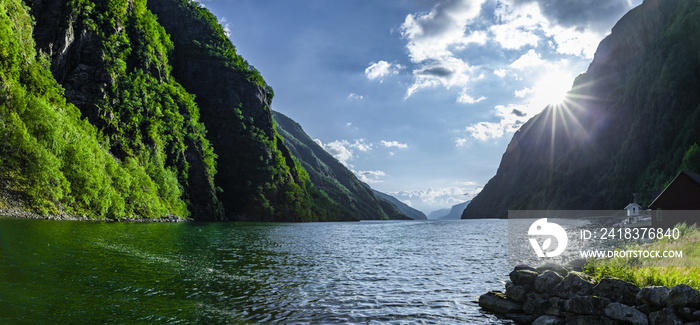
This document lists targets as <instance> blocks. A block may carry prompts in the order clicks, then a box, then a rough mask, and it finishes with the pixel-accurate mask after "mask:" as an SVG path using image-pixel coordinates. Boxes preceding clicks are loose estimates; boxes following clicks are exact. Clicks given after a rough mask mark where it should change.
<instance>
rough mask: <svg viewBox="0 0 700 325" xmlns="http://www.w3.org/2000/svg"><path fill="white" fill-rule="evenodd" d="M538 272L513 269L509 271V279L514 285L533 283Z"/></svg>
mask: <svg viewBox="0 0 700 325" xmlns="http://www.w3.org/2000/svg"><path fill="white" fill-rule="evenodd" d="M538 275H539V273H537V272H536V271H530V270H514V271H513V272H510V274H509V276H510V281H512V282H513V283H514V284H516V285H533V284H534V283H535V279H537V276H538Z"/></svg>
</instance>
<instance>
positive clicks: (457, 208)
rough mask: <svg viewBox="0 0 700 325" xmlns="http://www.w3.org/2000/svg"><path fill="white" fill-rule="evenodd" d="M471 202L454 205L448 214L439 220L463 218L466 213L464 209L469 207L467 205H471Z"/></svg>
mask: <svg viewBox="0 0 700 325" xmlns="http://www.w3.org/2000/svg"><path fill="white" fill-rule="evenodd" d="M469 202H471V201H467V202H464V203H460V204H455V205H453V206H452V208H451V209H450V211H449V212H448V213H446V214H444V215H442V216H439V217H438V218H437V219H439V220H457V219H460V218H462V212H464V209H465V208H466V207H467V205H469Z"/></svg>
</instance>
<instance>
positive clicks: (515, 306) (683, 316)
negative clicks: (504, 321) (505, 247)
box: [479, 266, 700, 325]
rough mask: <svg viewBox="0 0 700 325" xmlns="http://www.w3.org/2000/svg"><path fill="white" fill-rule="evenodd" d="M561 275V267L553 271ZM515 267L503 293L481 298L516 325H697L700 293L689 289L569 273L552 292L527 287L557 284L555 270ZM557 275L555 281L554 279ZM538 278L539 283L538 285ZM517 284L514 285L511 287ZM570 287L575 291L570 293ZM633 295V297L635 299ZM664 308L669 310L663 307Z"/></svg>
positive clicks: (485, 306)
mask: <svg viewBox="0 0 700 325" xmlns="http://www.w3.org/2000/svg"><path fill="white" fill-rule="evenodd" d="M556 269H557V270H558V271H559V272H561V271H562V269H563V268H562V267H557V268H556ZM532 270H533V269H529V268H524V267H522V266H521V267H518V268H516V269H515V270H514V271H513V272H511V273H510V276H509V277H510V279H511V281H508V282H506V293H505V294H503V293H501V292H499V291H491V292H488V293H486V294H483V295H482V296H481V297H480V298H479V306H481V308H483V309H484V310H486V311H489V312H493V313H496V314H499V315H501V316H503V317H505V318H509V319H512V320H514V321H515V322H516V323H518V324H633V325H649V324H651V325H662V324H697V322H700V310H699V309H698V305H697V298H696V297H698V295H700V293H699V292H698V291H697V290H695V289H693V288H691V287H689V286H687V285H677V286H675V287H673V289H669V288H667V287H645V288H641V289H640V288H639V287H637V286H636V285H634V284H632V283H629V282H626V281H622V280H620V279H617V278H610V277H607V278H604V279H602V280H601V281H600V282H596V281H594V280H593V279H591V278H590V277H589V276H587V275H585V274H582V273H579V272H575V271H572V272H567V273H568V275H567V276H566V277H565V278H564V280H559V284H557V285H556V287H555V288H552V289H549V290H543V289H542V286H540V290H536V289H535V288H536V287H537V285H535V286H534V287H533V286H532V285H531V284H532V283H533V280H532V278H533V277H534V283H537V282H538V281H542V283H544V282H547V283H551V282H552V281H551V279H554V280H555V281H554V282H556V280H557V279H561V275H559V274H558V273H557V271H553V270H546V269H542V270H541V271H540V273H538V274H535V275H533V274H531V272H533V271H532ZM555 275H556V276H555ZM541 279H542V280H541ZM516 282H517V283H518V284H515V283H516ZM574 288H575V289H576V290H574ZM635 293H636V294H635ZM667 306H668V307H667Z"/></svg>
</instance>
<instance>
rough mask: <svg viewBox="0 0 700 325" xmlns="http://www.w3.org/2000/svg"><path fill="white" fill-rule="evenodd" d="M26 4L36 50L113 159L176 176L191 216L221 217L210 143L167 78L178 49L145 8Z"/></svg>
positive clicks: (37, 0) (76, 3)
mask: <svg viewBox="0 0 700 325" xmlns="http://www.w3.org/2000/svg"><path fill="white" fill-rule="evenodd" d="M26 3H27V5H28V6H30V8H31V14H32V16H34V18H35V21H36V26H35V29H34V34H33V36H34V39H35V40H36V46H37V49H38V50H39V51H40V52H42V53H45V54H46V55H47V56H48V57H49V58H50V60H51V72H52V74H53V76H54V78H55V79H56V80H57V81H58V82H59V83H60V84H61V85H62V86H63V88H64V89H65V96H66V99H67V100H68V101H69V102H70V103H72V104H74V105H75V106H77V107H78V108H79V109H80V111H81V113H82V115H83V117H86V118H87V119H88V120H89V122H90V123H91V124H92V125H94V126H96V127H97V128H98V129H99V130H101V132H102V135H103V136H104V137H105V138H106V141H105V144H106V145H107V146H108V149H109V151H110V153H111V154H112V155H113V156H115V157H116V158H118V159H119V160H121V161H125V159H127V158H135V159H137V160H139V161H140V164H142V165H157V167H156V168H155V169H159V170H163V171H164V170H166V169H170V170H174V171H175V173H176V174H178V175H177V177H178V178H179V183H180V184H179V185H180V186H182V187H183V189H184V193H183V197H182V198H183V199H184V201H185V202H186V203H187V204H188V210H189V213H190V214H191V216H192V217H194V218H196V219H210V218H220V215H221V212H222V209H221V206H220V204H219V202H218V198H217V197H216V193H215V189H214V182H213V176H214V161H213V157H211V153H210V151H211V149H210V147H209V143H208V141H207V140H206V138H205V133H204V130H203V128H202V127H201V126H200V124H199V122H198V120H197V115H198V112H197V109H196V107H193V106H194V104H193V102H192V101H191V99H190V98H188V97H187V95H184V97H179V96H181V95H183V94H186V93H185V92H184V91H183V90H182V89H181V87H180V85H179V84H177V82H175V81H174V80H172V78H171V75H170V73H169V71H170V66H169V63H168V59H167V55H168V54H167V48H168V47H171V46H172V45H171V43H170V40H169V39H168V37H167V35H164V34H163V33H162V29H161V28H160V26H158V25H157V24H156V23H155V17H154V16H153V15H152V14H151V13H150V12H148V11H147V10H145V6H144V4H145V2H141V1H137V2H129V3H127V2H126V1H124V2H122V3H119V2H114V3H109V4H108V3H106V2H95V3H93V2H90V1H72V2H69V1H63V0H60V1H45V0H27V1H26ZM100 12H103V14H102V13H100ZM144 88H146V89H144ZM178 97H179V98H178ZM153 109H156V110H157V111H155V112H154V111H153ZM159 114H163V115H164V116H163V117H160V116H158V115H159ZM154 122H155V123H154ZM154 128H155V129H156V130H153V129H154ZM175 130H177V131H175ZM163 156H164V157H163ZM155 169H151V170H152V171H153V173H152V174H151V175H150V176H151V177H153V178H157V177H158V176H156V175H155V174H157V173H160V171H157V172H156V171H154V170H155Z"/></svg>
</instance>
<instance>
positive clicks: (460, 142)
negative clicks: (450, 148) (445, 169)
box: [455, 138, 469, 147]
mask: <svg viewBox="0 0 700 325" xmlns="http://www.w3.org/2000/svg"><path fill="white" fill-rule="evenodd" d="M468 142H469V140H467V139H466V138H457V139H455V145H457V146H458V147H464V146H466V145H467V143H468Z"/></svg>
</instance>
